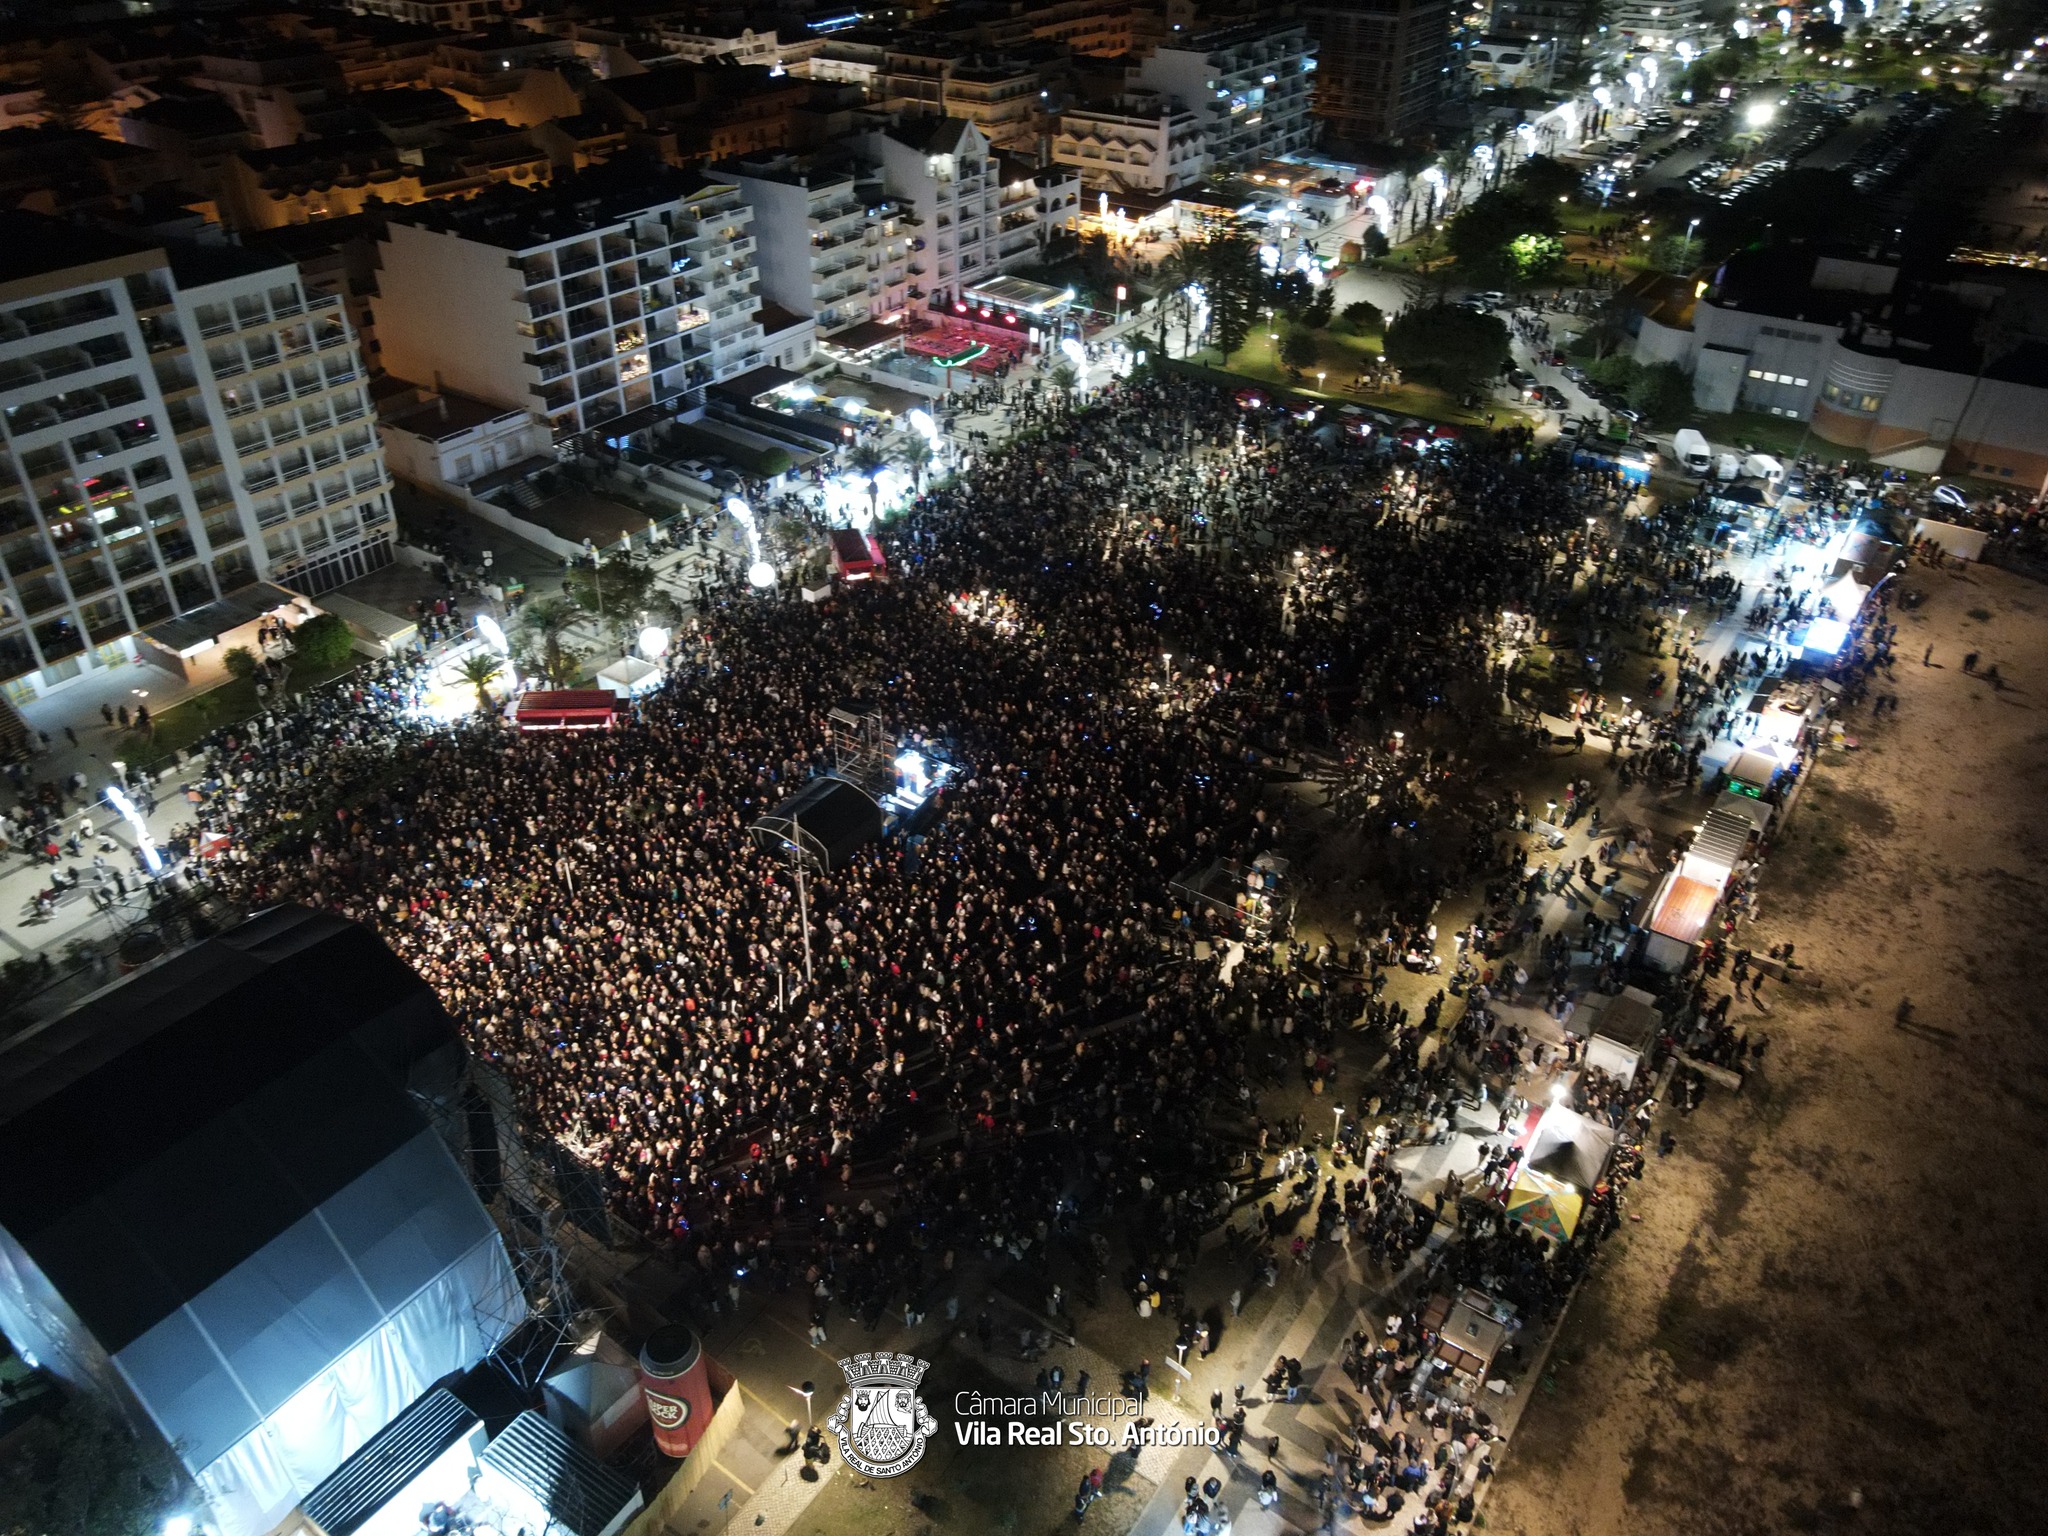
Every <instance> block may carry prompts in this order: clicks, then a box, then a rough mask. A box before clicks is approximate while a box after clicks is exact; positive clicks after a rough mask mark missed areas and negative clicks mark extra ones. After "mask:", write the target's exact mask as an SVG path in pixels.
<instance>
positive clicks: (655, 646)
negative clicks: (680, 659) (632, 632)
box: [640, 624, 668, 661]
mask: <svg viewBox="0 0 2048 1536" xmlns="http://www.w3.org/2000/svg"><path fill="white" fill-rule="evenodd" d="M640 654H641V655H642V656H645V657H646V658H647V659H648V660H649V661H659V660H661V658H662V657H664V656H666V655H667V654H668V631H667V630H665V629H663V628H661V627H660V626H659V625H655V624H650V625H648V626H647V627H646V628H645V629H643V630H641V631H640Z"/></svg>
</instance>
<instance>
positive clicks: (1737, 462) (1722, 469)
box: [1714, 453, 1742, 480]
mask: <svg viewBox="0 0 2048 1536" xmlns="http://www.w3.org/2000/svg"><path fill="white" fill-rule="evenodd" d="M1741 474H1742V460H1741V459H1739V458H1737V457H1736V456H1735V455H1734V454H1732V453H1724V454H1722V455H1721V457H1720V458H1718V459H1716V460H1715V461H1714V478H1715V479H1716V480H1734V479H1738V478H1740V476H1741Z"/></svg>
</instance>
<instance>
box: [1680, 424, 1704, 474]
mask: <svg viewBox="0 0 2048 1536" xmlns="http://www.w3.org/2000/svg"><path fill="white" fill-rule="evenodd" d="M1671 453H1672V456H1673V457H1674V458H1676V459H1677V460H1678V462H1679V465H1680V467H1681V468H1683V469H1684V470H1685V472H1686V473H1687V474H1691V475H1704V474H1706V473H1707V472H1708V471H1709V470H1711V469H1712V468H1713V467H1714V455H1713V451H1712V450H1711V449H1709V448H1708V447H1707V440H1706V439H1705V438H1704V437H1702V436H1700V434H1699V433H1697V432H1695V431H1694V430H1693V429H1692V428H1691V427H1685V428H1683V429H1681V430H1680V431H1677V432H1674V433H1673V434H1672V435H1671Z"/></svg>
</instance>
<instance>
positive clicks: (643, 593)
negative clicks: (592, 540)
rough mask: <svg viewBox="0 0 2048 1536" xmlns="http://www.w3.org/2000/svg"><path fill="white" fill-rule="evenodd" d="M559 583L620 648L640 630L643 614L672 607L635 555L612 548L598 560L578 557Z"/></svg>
mask: <svg viewBox="0 0 2048 1536" xmlns="http://www.w3.org/2000/svg"><path fill="white" fill-rule="evenodd" d="M562 585H563V588H564V590H565V592H566V593H567V596H568V598H569V601H570V602H572V603H574V604H575V605H576V606H577V607H578V608H579V609H581V610H582V611H583V612H584V613H587V614H590V615H592V616H593V617H595V618H596V619H597V621H598V622H599V623H600V624H602V625H603V626H604V627H605V629H606V631H607V632H608V633H609V634H610V636H611V639H612V643H613V644H614V645H616V646H617V647H618V648H619V649H620V650H621V651H624V650H625V649H626V648H627V646H629V645H630V644H631V643H632V640H633V637H634V635H636V634H637V633H638V632H639V629H640V623H641V616H642V615H643V614H645V615H648V616H649V617H652V616H654V615H655V614H657V613H658V614H661V615H664V616H666V615H668V614H670V613H672V611H673V610H674V607H675V604H674V602H673V600H671V599H670V598H669V597H668V595H667V594H666V593H663V592H661V591H659V590H658V589H657V587H656V585H655V580H654V572H653V571H651V570H649V569H648V567H647V566H646V564H645V563H644V562H642V561H641V559H640V558H639V557H638V556H637V555H627V554H619V553H616V552H614V553H611V554H607V555H605V556H603V561H602V563H601V564H600V563H597V562H596V561H579V562H578V563H577V564H575V565H572V566H570V567H569V573H568V575H567V577H565V578H564V580H563V583H562Z"/></svg>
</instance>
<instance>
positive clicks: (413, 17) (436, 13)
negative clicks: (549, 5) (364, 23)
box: [348, 0, 516, 32]
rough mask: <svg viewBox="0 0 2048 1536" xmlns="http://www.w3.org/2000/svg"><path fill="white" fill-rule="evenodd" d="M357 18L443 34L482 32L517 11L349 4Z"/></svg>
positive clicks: (364, 1) (461, 0)
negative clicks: (385, 20)
mask: <svg viewBox="0 0 2048 1536" xmlns="http://www.w3.org/2000/svg"><path fill="white" fill-rule="evenodd" d="M348 8H349V9H350V10H352V11H354V12H355V13H356V14H357V15H358V16H388V17H389V18H390V19H391V20H393V21H406V22H411V23H412V24H413V25H414V26H416V27H433V28H435V29H436V30H438V31H442V32H480V31H482V30H483V29H484V28H486V27H488V26H490V25H492V24H493V23H494V22H498V21H502V20H503V19H504V17H505V13H506V12H507V11H508V10H513V9H516V7H514V6H511V5H508V4H506V3H505V0H348Z"/></svg>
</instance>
